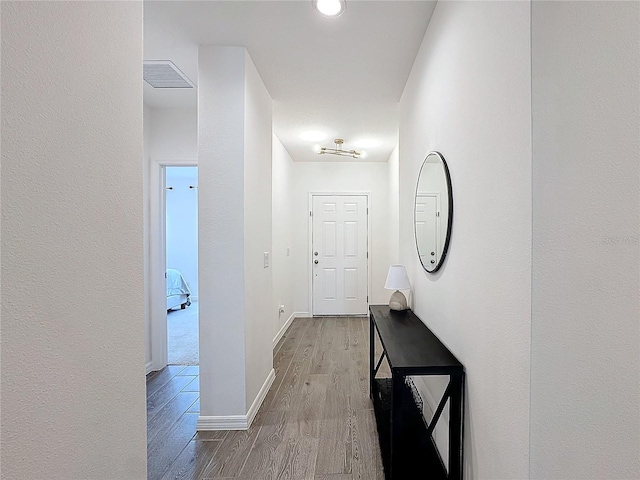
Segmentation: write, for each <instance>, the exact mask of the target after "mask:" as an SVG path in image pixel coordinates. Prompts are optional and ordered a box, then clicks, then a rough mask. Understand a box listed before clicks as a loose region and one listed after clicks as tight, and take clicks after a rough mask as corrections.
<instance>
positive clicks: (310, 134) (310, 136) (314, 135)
mask: <svg viewBox="0 0 640 480" xmlns="http://www.w3.org/2000/svg"><path fill="white" fill-rule="evenodd" d="M300 138H301V139H302V140H305V141H307V142H321V141H322V140H324V139H325V138H327V134H326V133H324V132H320V131H318V130H308V131H306V132H302V133H301V134H300Z"/></svg>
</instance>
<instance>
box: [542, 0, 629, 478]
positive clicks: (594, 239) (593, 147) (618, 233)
mask: <svg viewBox="0 0 640 480" xmlns="http://www.w3.org/2000/svg"><path fill="white" fill-rule="evenodd" d="M639 31H640V4H639V3H638V2H533V6H532V73H533V93H532V97H533V313H532V315H533V317H532V338H531V343H532V345H531V478H535V479H580V480H586V479H602V478H609V479H630V478H638V477H639V476H640V453H639V452H640V414H639V412H640V387H639V380H640V379H639V376H638V372H640V298H639V295H640V284H639V281H638V280H639V279H638V276H639V273H638V272H640V262H639V257H640V255H639V246H638V235H639V230H640V228H639V219H640V206H639V204H640V201H639V192H640V183H639V180H640V162H639V160H638V159H639V158H640V136H639V133H638V125H639V119H640V92H639V88H640V87H639V86H640V37H639V36H638V32H639Z"/></svg>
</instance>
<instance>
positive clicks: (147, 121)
mask: <svg viewBox="0 0 640 480" xmlns="http://www.w3.org/2000/svg"><path fill="white" fill-rule="evenodd" d="M142 130H143V133H142V151H143V153H142V217H143V223H142V237H143V245H144V247H143V255H144V364H145V373H149V372H150V371H151V368H152V353H151V285H150V281H149V279H150V277H151V256H150V243H151V237H150V225H149V218H150V213H149V210H150V205H151V198H150V192H151V189H150V174H149V169H150V164H149V160H150V159H149V156H150V149H151V107H148V106H147V105H144V109H143V115H142Z"/></svg>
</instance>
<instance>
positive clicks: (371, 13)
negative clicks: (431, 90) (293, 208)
mask: <svg viewBox="0 0 640 480" xmlns="http://www.w3.org/2000/svg"><path fill="white" fill-rule="evenodd" d="M435 3H436V2H435V1H420V0H413V1H370V0H359V1H355V0H347V9H346V11H345V13H344V14H343V15H341V16H340V17H337V18H325V17H322V16H321V15H319V14H318V13H316V12H315V11H314V9H313V8H312V5H311V0H293V1H292V0H289V1H268V0H262V1H243V0H236V1H200V2H197V1H196V2H191V1H148V0H147V1H145V3H144V58H145V60H171V61H173V63H174V64H175V65H177V66H178V68H179V69H180V70H182V71H183V72H184V73H185V74H186V75H187V76H188V77H189V78H190V79H191V80H192V81H193V82H194V83H195V84H197V83H198V45H229V46H244V47H246V48H247V50H248V51H249V54H250V55H251V58H252V59H253V62H254V63H255V65H256V68H257V70H258V72H259V73H260V75H261V77H262V80H263V82H264V84H265V86H266V87H267V90H268V91H269V93H270V95H271V97H272V98H273V102H274V103H273V128H274V132H275V133H276V135H277V136H278V138H279V139H280V141H281V142H282V143H283V145H284V146H285V148H286V149H287V151H288V152H289V154H290V155H291V157H292V158H293V160H294V161H323V162H326V161H356V162H361V161H363V160H362V159H360V160H354V159H352V158H348V157H336V156H332V155H323V156H318V155H317V154H316V153H314V151H313V147H314V144H319V145H320V146H326V147H334V144H333V139H334V138H338V137H340V138H344V140H345V143H344V146H343V148H344V149H346V150H350V149H352V148H355V149H357V150H364V151H366V158H365V161H382V162H384V161H386V160H387V159H388V158H389V155H390V154H391V152H392V150H393V148H394V147H395V145H396V144H397V142H398V101H399V100H400V96H401V94H402V90H403V88H404V85H405V83H406V80H407V77H408V75H409V72H410V70H411V66H412V65H413V61H414V59H415V56H416V53H417V51H418V48H419V46H420V43H421V41H422V38H423V36H424V33H425V30H426V28H427V25H428V23H429V20H430V18H431V14H432V12H433V9H434V7H435ZM144 100H145V104H147V105H149V106H151V107H157V108H167V107H189V106H192V107H195V106H196V105H197V92H195V89H191V90H182V89H154V88H152V87H151V86H149V85H147V84H146V82H145V86H144ZM309 130H314V131H322V132H325V133H326V134H327V137H326V139H325V140H323V141H321V142H312V141H305V140H301V139H300V134H301V133H302V132H305V131H309ZM365 141H370V142H371V141H373V143H379V145H378V146H376V147H372V146H369V147H366V148H365V147H360V146H359V145H361V143H360V142H365Z"/></svg>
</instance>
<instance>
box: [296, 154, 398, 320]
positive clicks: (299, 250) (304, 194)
mask: <svg viewBox="0 0 640 480" xmlns="http://www.w3.org/2000/svg"><path fill="white" fill-rule="evenodd" d="M293 178H294V188H293V211H292V214H293V220H292V239H293V242H292V243H293V245H292V251H291V255H292V256H293V270H292V274H293V284H294V285H295V290H294V295H295V299H294V307H295V311H296V312H300V313H305V312H311V305H310V303H309V302H310V299H309V278H310V275H311V272H310V265H311V262H310V258H309V255H310V252H309V242H310V240H309V192H318V193H319V192H370V193H371V196H370V198H369V202H370V205H369V221H370V222H371V238H369V255H370V257H371V269H372V271H371V273H370V275H369V278H370V281H371V287H370V292H371V293H370V296H369V303H371V304H376V303H387V302H388V301H389V296H390V292H389V291H388V290H385V289H384V282H385V280H386V278H387V272H388V270H389V265H390V263H391V260H390V251H389V234H390V229H389V208H390V204H389V179H388V166H387V164H386V163H381V162H369V163H367V162H345V163H339V162H331V163H328V164H327V163H322V162H313V163H311V162H294V164H293Z"/></svg>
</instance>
